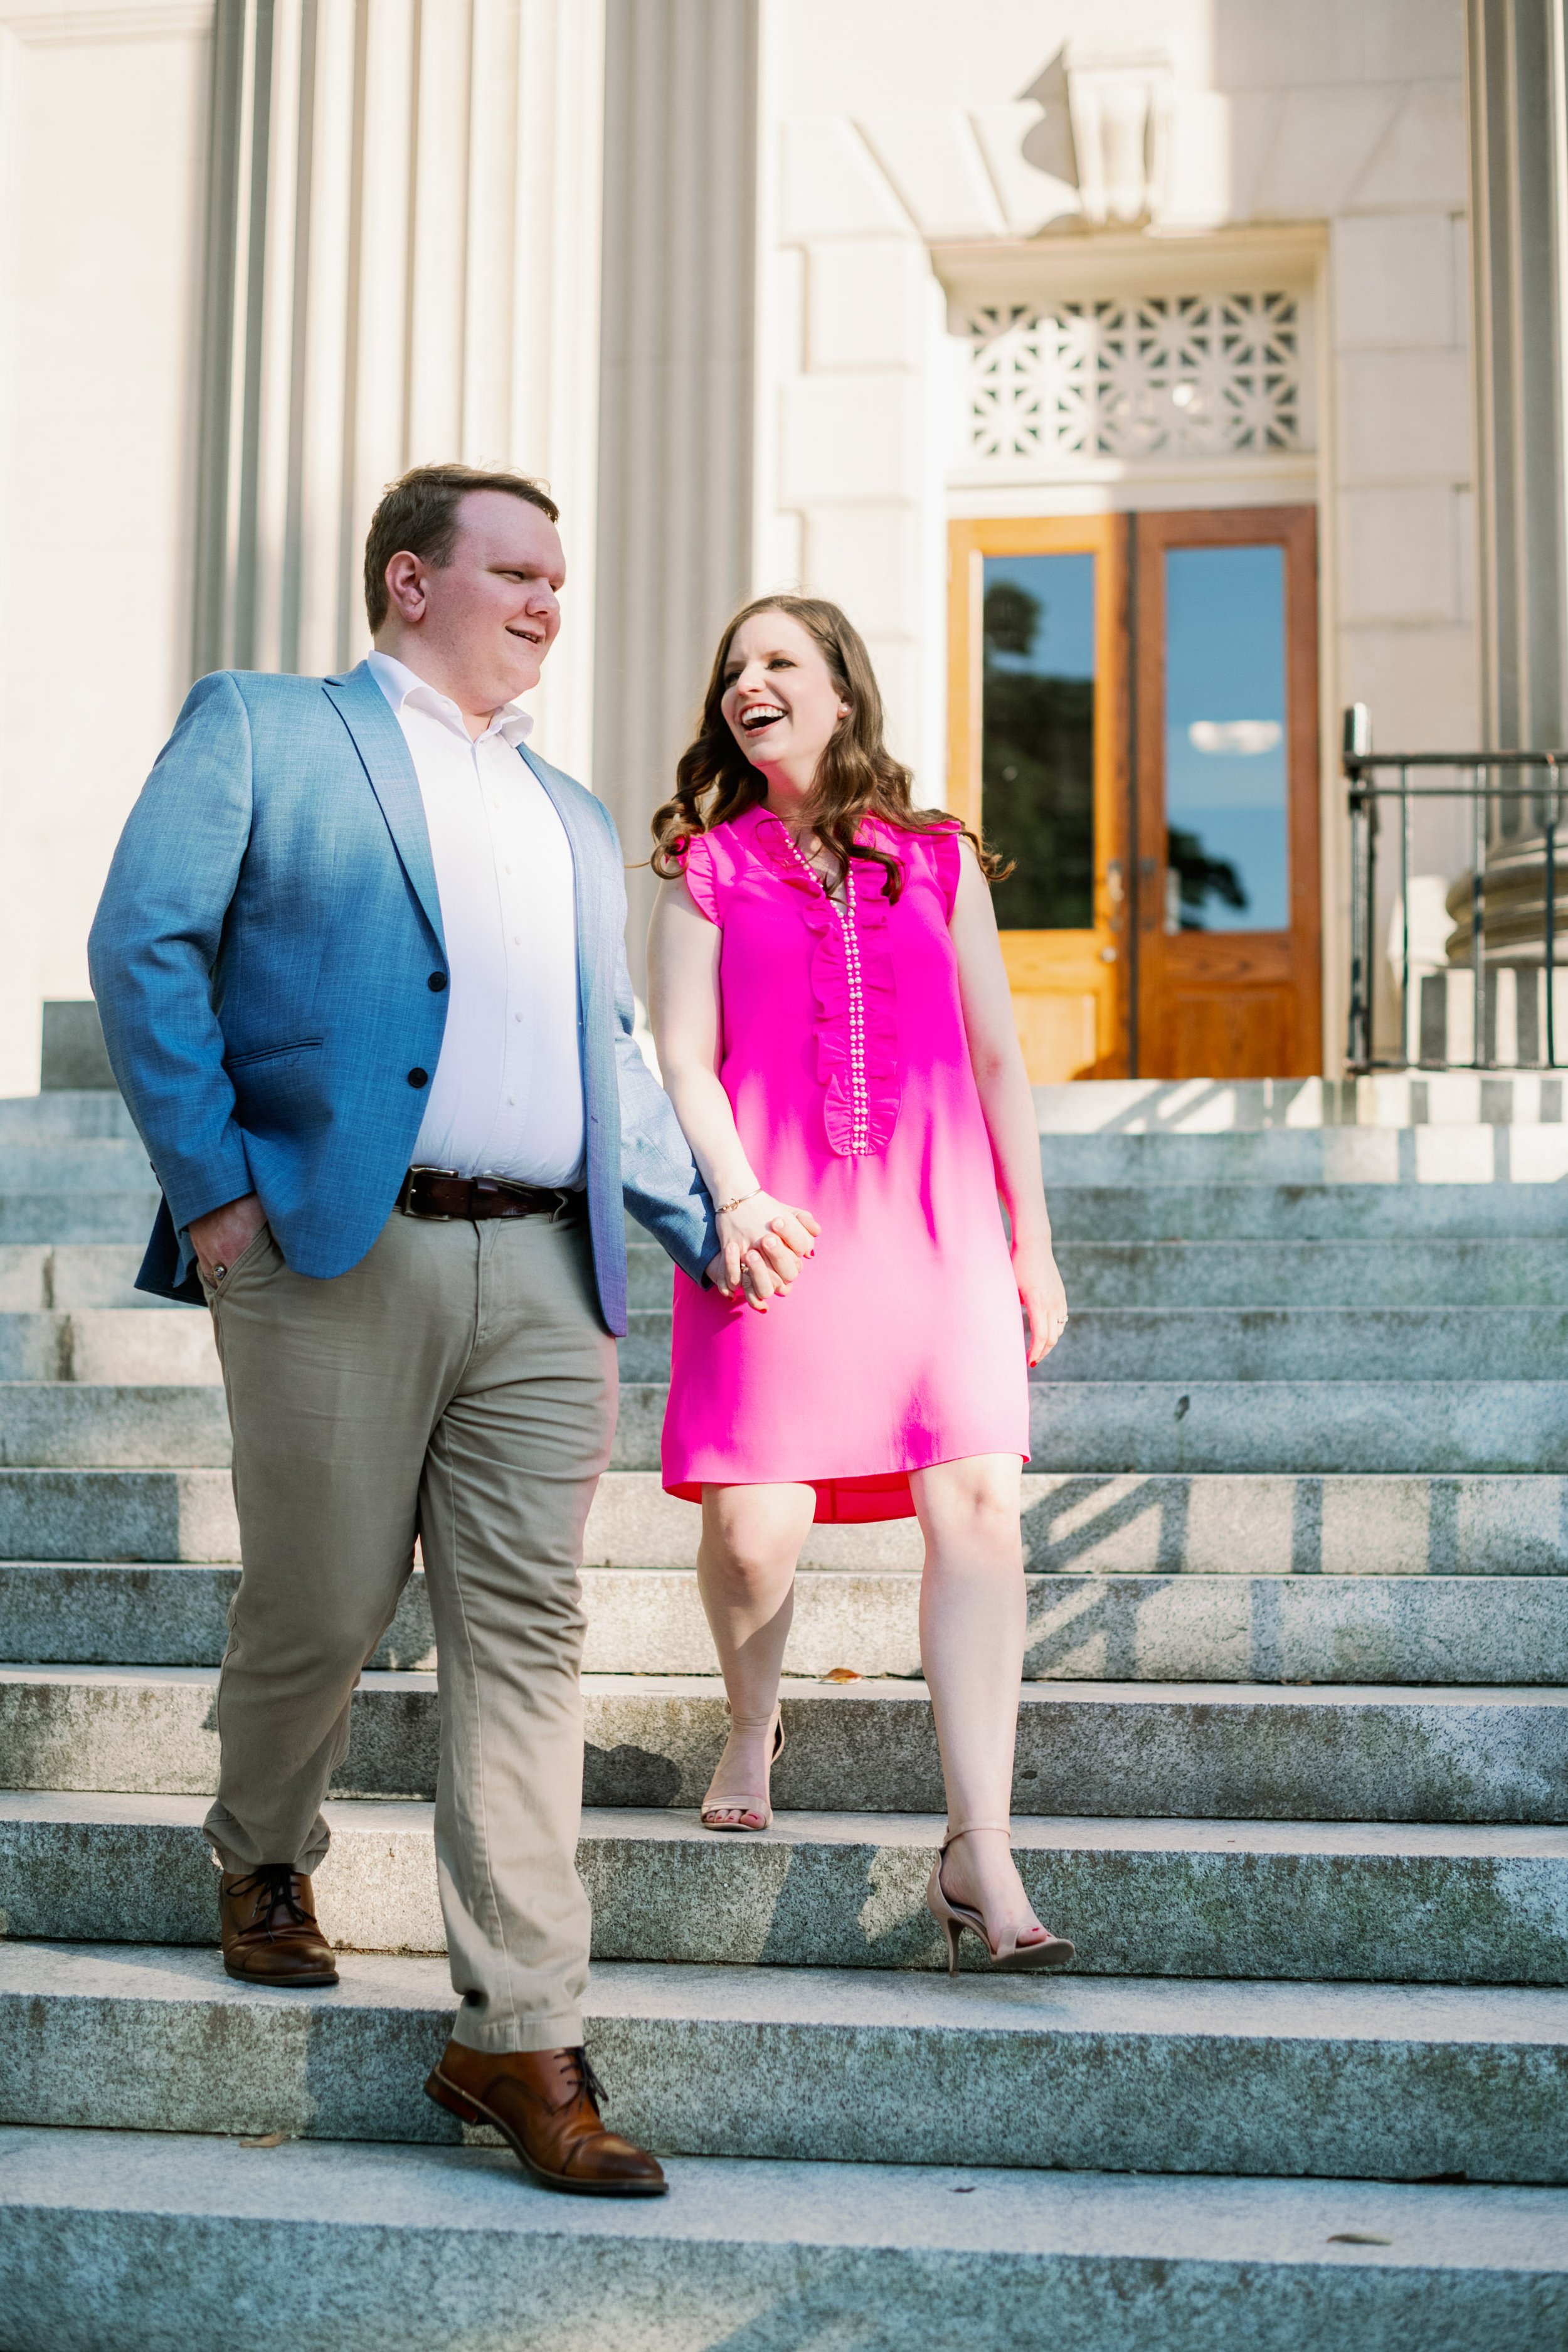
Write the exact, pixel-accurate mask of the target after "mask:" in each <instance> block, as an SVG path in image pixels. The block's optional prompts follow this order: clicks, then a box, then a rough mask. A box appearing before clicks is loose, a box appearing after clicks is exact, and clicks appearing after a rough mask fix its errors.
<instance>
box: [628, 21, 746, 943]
mask: <svg viewBox="0 0 1568 2352" xmlns="http://www.w3.org/2000/svg"><path fill="white" fill-rule="evenodd" d="M756 84H757V5H756V0H607V6H606V11H605V199H604V201H605V217H604V309H603V327H602V338H601V342H602V364H603V377H602V386H601V407H600V419H601V423H600V445H599V551H598V627H597V631H596V658H597V688H596V694H595V760H594V765H595V777H596V780H597V784H598V789H599V791H600V792H601V793H602V794H603V796H604V797H605V800H606V801H607V802H608V803H610V805H611V807H612V808H613V809H614V811H615V814H616V820H617V822H618V824H620V827H621V832H622V837H623V839H624V841H625V843H626V856H627V857H628V859H630V860H633V861H638V860H641V859H644V858H646V857H647V851H648V831H647V821H648V817H649V814H650V813H651V812H652V810H653V809H654V807H655V806H656V805H657V803H658V802H659V801H661V800H663V799H664V798H666V797H667V795H668V791H669V786H670V783H671V782H672V779H673V767H674V761H675V759H676V757H677V755H678V754H679V751H680V750H681V749H682V747H683V745H684V743H685V741H686V740H687V737H688V734H689V729H690V725H691V721H692V719H693V718H694V716H695V714H696V712H697V710H698V709H699V707H700V702H701V697H702V688H703V686H704V684H705V683H706V679H707V672H708V665H709V662H710V659H711V657H712V653H713V645H714V640H715V637H716V636H717V634H718V631H719V629H720V627H721V625H722V623H723V621H724V620H725V618H726V616H727V615H728V614H729V613H730V612H731V610H732V609H733V607H734V606H735V605H736V604H738V603H739V602H741V601H742V598H743V597H744V596H745V594H746V593H747V589H748V587H749V584H750V576H751V541H752V407H753V397H754V394H753V382H752V377H753V359H752V342H753V309H754V301H755V284H756V266H755V247H756V183H757V154H756V100H757V89H756ZM629 878H630V879H631V881H632V897H633V915H632V923H631V943H632V948H633V953H634V961H637V952H638V950H639V949H640V944H641V938H642V931H643V927H644V924H645V922H646V908H647V900H648V896H649V886H648V883H647V877H646V876H645V877H640V879H639V877H636V876H635V875H634V876H633V877H629Z"/></svg>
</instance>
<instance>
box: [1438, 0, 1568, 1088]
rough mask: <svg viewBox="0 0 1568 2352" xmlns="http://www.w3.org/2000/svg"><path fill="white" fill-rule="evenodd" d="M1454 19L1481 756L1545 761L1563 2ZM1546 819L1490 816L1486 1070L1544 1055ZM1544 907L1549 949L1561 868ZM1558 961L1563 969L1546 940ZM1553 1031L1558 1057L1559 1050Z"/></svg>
mask: <svg viewBox="0 0 1568 2352" xmlns="http://www.w3.org/2000/svg"><path fill="white" fill-rule="evenodd" d="M1466 14H1467V59H1466V90H1467V100H1468V113H1469V142H1470V239H1471V263H1472V278H1473V283H1474V290H1475V322H1476V331H1475V360H1476V417H1477V429H1478V436H1479V449H1478V460H1479V462H1478V467H1477V485H1478V498H1477V572H1478V588H1479V622H1480V644H1481V712H1482V729H1483V734H1484V741H1485V748H1488V749H1492V750H1520V751H1549V750H1555V749H1560V748H1562V747H1563V746H1564V745H1565V744H1568V452H1565V441H1568V364H1565V337H1568V44H1565V38H1564V0H1468V5H1467V12H1466ZM1455 748H1456V749H1461V750H1462V749H1465V748H1468V747H1465V746H1456V747H1455ZM1557 814H1558V815H1559V817H1560V818H1561V816H1562V815H1563V810H1562V809H1561V808H1559V810H1558V812H1557ZM1546 815H1547V808H1546V803H1545V802H1544V800H1542V799H1540V798H1522V799H1510V800H1500V801H1499V802H1497V803H1494V805H1493V809H1492V812H1491V816H1490V822H1489V828H1488V849H1487V855H1486V864H1485V877H1484V878H1485V891H1484V908H1485V940H1486V961H1487V967H1488V978H1487V981H1486V984H1485V987H1484V990H1483V992H1482V997H1481V1003H1480V1007H1479V1027H1480V1037H1479V1051H1480V1054H1481V1056H1482V1058H1483V1059H1486V1060H1499V1059H1501V1060H1505V1061H1509V1060H1515V1059H1521V1060H1524V1061H1527V1062H1533V1061H1536V1060H1539V1059H1540V1058H1541V1057H1542V1055H1543V1053H1544V1048H1545V986H1546V982H1545V977H1544V974H1543V971H1542V965H1543V963H1544V961H1545V954H1546V904H1547V873H1546V845H1545V839H1544V830H1543V828H1544V824H1545V819H1546ZM1552 897H1553V899H1554V902H1555V904H1554V926H1555V929H1556V932H1557V935H1558V938H1559V939H1561V937H1562V935H1563V928H1564V923H1565V921H1568V877H1563V875H1562V872H1561V866H1559V871H1558V876H1557V878H1556V882H1555V887H1554V889H1553V892H1552ZM1447 903H1448V911H1449V913H1450V914H1451V915H1452V916H1453V918H1454V923H1455V928H1454V930H1453V931H1452V933H1451V934H1450V936H1449V940H1448V946H1447V953H1448V958H1449V961H1450V962H1452V963H1456V964H1463V963H1466V962H1468V961H1470V959H1471V955H1472V939H1471V914H1472V904H1473V888H1472V876H1471V875H1470V874H1468V873H1466V874H1463V875H1461V876H1460V877H1458V880H1457V881H1456V882H1455V884H1454V885H1453V887H1452V888H1451V889H1450V891H1449V893H1448V900H1447ZM1553 957H1554V961H1557V962H1559V963H1561V961H1562V954H1561V950H1560V948H1558V947H1557V946H1556V945H1555V943H1554V947H1553ZM1563 982H1568V974H1560V976H1559V979H1558V981H1557V982H1554V983H1553V999H1554V1002H1555V1003H1557V1004H1558V1008H1559V1011H1560V1012H1561V1011H1562V1010H1563ZM1505 1032H1506V1034H1505ZM1562 1032H1563V1024H1562V1022H1561V1020H1559V1022H1558V1033H1559V1034H1558V1040H1557V1052H1558V1056H1559V1059H1562V1058H1563V1055H1564V1053H1565V1051H1568V1045H1565V1044H1564V1041H1563V1034H1562Z"/></svg>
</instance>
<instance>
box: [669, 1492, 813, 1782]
mask: <svg viewBox="0 0 1568 2352" xmlns="http://www.w3.org/2000/svg"><path fill="white" fill-rule="evenodd" d="M815 1510H816V1493H815V1491H814V1489H813V1488H811V1487H810V1486H704V1488H703V1489H702V1540H701V1542H700V1545H699V1546H698V1550H697V1589H698V1591H699V1592H700V1594H701V1595H702V1606H703V1608H704V1610H705V1611H706V1612H707V1616H708V1623H709V1626H710V1630H711V1632H712V1635H713V1646H714V1648H715V1649H716V1650H717V1651H718V1653H719V1666H720V1671H721V1674H722V1675H723V1677H724V1690H725V1695H726V1696H727V1697H728V1699H729V1701H730V1712H731V1716H732V1717H734V1725H735V1727H734V1729H733V1730H732V1731H731V1734H730V1738H729V1742H728V1744H727V1746H726V1748H725V1749H724V1754H723V1758H722V1760H721V1763H720V1766H719V1769H718V1771H717V1772H716V1773H715V1774H714V1777H713V1788H712V1790H711V1791H710V1797H709V1810H710V1811H711V1810H714V1809H715V1808H717V1809H718V1810H720V1811H724V1812H726V1813H729V1814H731V1816H734V1817H736V1818H750V1817H752V1807H754V1805H755V1802H756V1800H757V1798H758V1797H759V1796H760V1795H761V1793H762V1791H763V1789H765V1788H766V1786H767V1778H768V1774H767V1764H768V1746H767V1733H768V1726H769V1723H770V1720H771V1717H772V1716H773V1705H774V1702H775V1701H776V1699H777V1697H778V1695H779V1675H780V1673H781V1671H782V1670H783V1666H784V1643H785V1641H786V1640H787V1639H788V1636H789V1628H790V1619H791V1617H792V1616H793V1614H794V1611H795V1561H796V1560H797V1559H799V1557H800V1548H801V1546H802V1544H803V1543H804V1542H805V1535H806V1529H807V1528H809V1527H810V1525H811V1521H812V1515H813V1513H814V1511H815ZM731 1790H732V1791H733V1792H734V1795H735V1797H736V1799H737V1800H738V1801H737V1802H736V1803H735V1804H733V1805H730V1804H727V1803H726V1801H725V1800H726V1793H727V1792H728V1791H731ZM748 1800H749V1802H748ZM755 1818H756V1820H757V1825H758V1826H759V1827H760V1826H761V1817H760V1815H758V1816H755Z"/></svg>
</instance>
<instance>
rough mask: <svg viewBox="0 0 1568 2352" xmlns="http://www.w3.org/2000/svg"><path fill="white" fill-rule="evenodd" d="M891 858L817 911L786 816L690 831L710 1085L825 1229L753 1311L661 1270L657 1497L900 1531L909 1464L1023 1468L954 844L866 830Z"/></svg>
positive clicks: (766, 1170)
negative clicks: (752, 1503) (891, 888)
mask: <svg viewBox="0 0 1568 2352" xmlns="http://www.w3.org/2000/svg"><path fill="white" fill-rule="evenodd" d="M860 838H861V840H862V841H863V842H870V841H872V840H873V839H874V840H875V843H876V845H877V846H878V847H879V848H884V849H888V850H890V851H891V852H892V853H893V854H894V856H897V857H898V858H899V859H900V861H901V863H902V866H903V869H904V887H903V890H902V892H901V894H900V897H899V898H898V899H897V901H896V902H894V903H892V904H889V901H888V899H887V898H886V897H885V895H884V893H883V887H882V883H883V875H882V869H881V868H880V867H879V866H867V865H865V864H864V863H858V864H857V865H856V866H854V867H853V869H852V887H851V889H850V892H849V895H848V899H847V901H846V898H845V897H844V896H843V895H840V897H839V898H837V899H836V900H833V899H829V898H828V897H827V894H826V891H825V889H824V888H823V887H822V883H821V880H820V879H819V877H817V876H816V874H814V873H813V871H812V870H811V868H810V867H809V866H806V864H805V861H804V860H803V859H802V858H801V857H800V856H798V854H797V853H796V850H795V845H794V843H793V841H792V840H791V838H790V836H789V834H788V833H787V832H786V830H785V828H784V825H783V824H781V823H780V821H779V819H778V818H777V817H775V816H773V815H771V814H769V813H768V811H767V810H766V809H764V808H761V807H758V808H752V809H748V810H747V811H745V812H744V813H743V814H742V815H740V816H738V817H734V818H731V820H730V822H729V823H728V824H721V825H718V826H716V827H715V828H714V830H713V831H712V832H710V833H707V834H703V835H699V836H698V837H697V838H696V839H695V840H693V841H692V843H691V844H690V845H689V850H688V852H687V856H686V867H685V871H686V880H687V885H688V887H689V889H690V892H691V895H692V898H694V899H695V900H696V902H697V904H698V906H699V907H700V908H701V910H702V912H703V913H704V914H705V915H706V916H707V917H708V919H709V920H710V922H712V923H715V924H717V926H718V928H719V929H720V931H721V934H722V940H721V947H720V954H719V975H720V997H721V1045H720V1070H719V1075H720V1077H721V1080H722V1082H723V1086H724V1091H725V1092H726V1094H727V1095H728V1096H729V1097H730V1101H731V1106H732V1108H733V1109H734V1113H735V1124H736V1127H737V1129H739V1131H740V1136H741V1140H742V1143H743V1144H744V1145H745V1148H746V1153H747V1157H748V1158H749V1159H750V1160H751V1162H752V1167H753V1168H754V1169H755V1170H756V1172H757V1175H758V1178H759V1179H760V1181H762V1182H763V1184H764V1185H765V1186H766V1187H767V1189H768V1191H769V1192H773V1193H775V1194H776V1195H777V1197H778V1198H779V1199H780V1200H782V1201H786V1202H789V1204H790V1205H791V1206H792V1207H799V1208H806V1209H810V1210H812V1211H813V1212H814V1213H815V1214H816V1216H817V1218H818V1219H819V1220H820V1222H821V1225H822V1238H821V1239H820V1241H819V1242H818V1243H817V1244H816V1254H815V1255H814V1256H813V1257H812V1259H811V1261H810V1263H809V1265H806V1266H805V1267H804V1268H803V1270H802V1273H801V1276H800V1279H799V1281H798V1282H797V1283H796V1284H795V1287H794V1289H793V1290H792V1291H791V1293H790V1296H789V1297H788V1298H786V1299H785V1300H784V1301H783V1302H782V1304H775V1305H774V1306H773V1307H771V1308H770V1310H769V1312H768V1313H767V1314H766V1315H765V1316H764V1315H759V1314H757V1313H756V1312H755V1310H754V1309H753V1308H752V1307H747V1306H745V1305H744V1304H743V1303H742V1302H741V1301H739V1300H737V1301H734V1302H732V1303H731V1302H730V1301H727V1300H725V1299H724V1298H722V1297H721V1296H720V1294H719V1293H718V1292H717V1291H716V1290H712V1289H707V1288H703V1287H702V1286H700V1285H699V1284H697V1283H695V1282H693V1281H692V1280H691V1279H690V1277H689V1276H687V1275H685V1274H681V1273H679V1272H678V1273H677V1275H676V1276H675V1315H674V1337H673V1346H672V1350H671V1364H670V1387H669V1403H668V1410H667V1412H666V1414H665V1422H664V1484H665V1486H666V1488H667V1490H668V1492H669V1493H670V1494H672V1495H681V1496H686V1497H687V1498H688V1499H689V1500H691V1501H697V1500H700V1496H701V1490H702V1488H703V1486H706V1485H712V1486H752V1485H759V1484H768V1485H772V1484H775V1483H777V1484H789V1485H795V1484H799V1485H805V1486H815V1487H816V1517H817V1519H818V1520H863V1519H896V1518H907V1517H910V1515H911V1514H912V1512H913V1509H914V1505H913V1502H912V1500H911V1498H910V1484H909V1473H910V1471H911V1470H922V1469H926V1468H929V1467H930V1465H931V1464H932V1463H934V1462H953V1461H958V1460H961V1459H963V1457H964V1456H965V1455H967V1454H1021V1455H1022V1456H1023V1457H1024V1459H1025V1460H1027V1459H1028V1454H1029V1398H1028V1370H1027V1361H1026V1348H1025V1340H1024V1331H1023V1323H1022V1318H1021V1316H1020V1312H1019V1307H1018V1293H1017V1286H1016V1283H1015V1281H1014V1279H1013V1270H1012V1266H1011V1264H1010V1262H1009V1258H1008V1254H1007V1242H1006V1234H1005V1229H1004V1226H1003V1223H1002V1213H1001V1210H1000V1208H999V1206H998V1204H997V1199H996V1177H995V1171H994V1163H993V1160H992V1155H991V1141H990V1138H989V1136H988V1135H987V1133H986V1129H985V1122H984V1116H983V1114H982V1112H981V1108H980V1097H979V1094H978V1092H977V1091H976V1088H975V1084H974V1074H973V1068H972V1066H971V1064H970V1059H969V1046H968V1041H967V1039H966V1037H965V1034H964V1027H963V1012H962V1008H961V1005H960V1002H959V992H958V960H957V956H956V954H955V952H954V949H953V944H952V934H951V932H950V930H949V929H948V923H949V919H950V918H951V916H952V903H953V896H954V893H955V892H956V890H957V887H958V877H959V858H960V854H961V853H960V845H959V837H958V835H957V833H956V831H942V832H940V833H925V834H919V833H903V832H900V831H896V830H895V829H894V828H892V827H891V826H889V825H886V824H882V823H881V822H880V821H879V820H868V821H867V823H866V824H865V825H863V827H862V829H861V834H860Z"/></svg>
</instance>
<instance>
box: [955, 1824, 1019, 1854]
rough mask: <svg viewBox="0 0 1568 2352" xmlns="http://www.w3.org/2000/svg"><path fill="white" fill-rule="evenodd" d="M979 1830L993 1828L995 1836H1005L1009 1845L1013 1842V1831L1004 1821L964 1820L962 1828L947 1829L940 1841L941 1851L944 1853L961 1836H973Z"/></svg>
mask: <svg viewBox="0 0 1568 2352" xmlns="http://www.w3.org/2000/svg"><path fill="white" fill-rule="evenodd" d="M981 1830H994V1831H995V1832H996V1834H997V1836H998V1837H1005V1839H1006V1841H1007V1843H1008V1844H1009V1845H1011V1844H1012V1843H1013V1832H1012V1831H1011V1830H1010V1829H1009V1828H1008V1826H1007V1823H1006V1822H964V1823H963V1827H962V1828H960V1829H956V1830H954V1829H950V1830H949V1831H948V1833H947V1835H946V1836H945V1837H944V1838H943V1840H942V1846H941V1849H940V1850H941V1852H942V1853H946V1852H947V1849H948V1847H949V1846H950V1845H956V1844H957V1843H958V1841H959V1839H960V1838H961V1837H973V1836H975V1835H976V1834H977V1832H979V1831H981Z"/></svg>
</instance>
